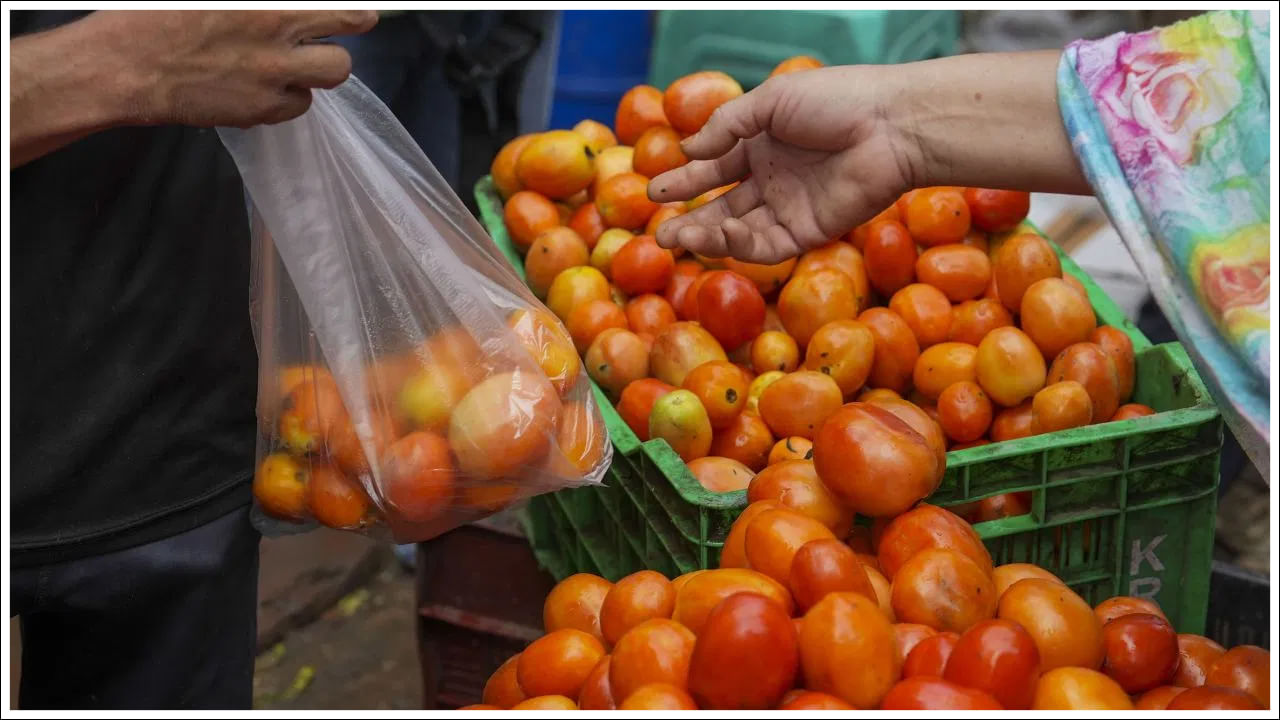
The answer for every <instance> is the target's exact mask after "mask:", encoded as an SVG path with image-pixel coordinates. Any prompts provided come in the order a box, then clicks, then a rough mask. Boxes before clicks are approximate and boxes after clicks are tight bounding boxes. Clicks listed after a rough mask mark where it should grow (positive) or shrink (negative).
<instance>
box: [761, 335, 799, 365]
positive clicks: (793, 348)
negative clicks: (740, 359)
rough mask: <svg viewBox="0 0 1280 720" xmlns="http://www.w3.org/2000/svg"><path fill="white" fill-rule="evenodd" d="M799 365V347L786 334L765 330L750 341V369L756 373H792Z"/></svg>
mask: <svg viewBox="0 0 1280 720" xmlns="http://www.w3.org/2000/svg"><path fill="white" fill-rule="evenodd" d="M799 365H800V347H799V346H798V345H796V341H795V340H794V339H793V338H792V337H791V336H790V335H788V334H786V333H784V332H779V331H777V330H767V331H765V332H762V333H760V334H759V335H757V336H756V339H755V340H752V341H751V369H752V370H755V371H756V372H757V373H765V372H769V371H770V370H781V371H782V372H792V371H794V370H795V369H796V368H797V367H799Z"/></svg>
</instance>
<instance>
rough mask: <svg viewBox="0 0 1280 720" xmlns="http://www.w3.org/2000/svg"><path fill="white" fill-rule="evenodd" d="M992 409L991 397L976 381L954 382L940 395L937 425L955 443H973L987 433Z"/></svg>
mask: <svg viewBox="0 0 1280 720" xmlns="http://www.w3.org/2000/svg"><path fill="white" fill-rule="evenodd" d="M934 347H942V346H941V345H935V346H934ZM932 349H933V348H930V350H932ZM993 412H994V410H993V408H992V407H991V400H990V399H989V398H988V397H987V394H986V393H984V392H982V388H981V387H979V386H978V384H977V383H975V382H971V381H968V380H962V381H960V382H956V383H952V384H951V385H948V386H947V389H946V390H943V391H942V394H941V395H939V396H938V424H939V425H941V426H942V431H943V432H944V433H946V434H947V437H949V438H951V439H952V440H954V441H956V442H960V443H967V442H973V441H975V440H977V439H978V438H980V437H982V436H983V435H985V434H986V433H987V428H988V427H990V426H991V416H992V414H993Z"/></svg>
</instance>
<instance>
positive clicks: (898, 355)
mask: <svg viewBox="0 0 1280 720" xmlns="http://www.w3.org/2000/svg"><path fill="white" fill-rule="evenodd" d="M858 322H860V323H862V324H863V325H866V326H867V329H869V330H870V331H871V334H872V336H873V337H874V339H875V343H874V344H875V351H874V359H873V360H872V362H871V372H870V373H869V374H868V375H867V381H868V384H869V385H871V387H873V388H887V389H890V390H893V391H895V392H898V393H903V392H906V389H907V387H908V386H909V385H910V384H911V378H912V374H913V373H914V372H915V366H916V362H917V360H919V358H920V343H919V341H917V340H916V336H915V333H914V332H912V330H911V326H910V325H908V324H907V323H906V321H905V320H903V319H902V317H901V316H900V315H898V314H897V313H895V312H894V311H892V310H889V309H888V308H870V309H868V310H865V311H863V313H862V314H861V315H859V316H858Z"/></svg>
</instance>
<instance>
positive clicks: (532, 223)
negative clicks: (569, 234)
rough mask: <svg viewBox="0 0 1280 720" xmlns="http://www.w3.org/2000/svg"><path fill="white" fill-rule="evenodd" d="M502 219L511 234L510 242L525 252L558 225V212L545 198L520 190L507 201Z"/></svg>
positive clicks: (553, 204)
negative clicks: (539, 237) (535, 241)
mask: <svg viewBox="0 0 1280 720" xmlns="http://www.w3.org/2000/svg"><path fill="white" fill-rule="evenodd" d="M502 219H503V221H504V222H505V224H506V226H507V231H508V232H510V233H511V241H512V242H513V243H514V244H515V246H516V248H517V249H518V250H520V251H521V252H525V251H527V250H528V249H529V246H530V245H533V241H534V240H535V239H536V238H537V237H538V236H539V235H541V234H542V233H544V232H547V231H548V230H553V229H555V228H556V227H558V226H559V225H560V211H558V210H556V206H555V203H553V202H551V201H550V200H548V199H547V198H546V197H544V196H542V195H539V194H538V193H536V192H531V191H529V190H522V191H520V192H517V193H515V194H514V195H512V196H511V197H510V198H509V199H508V200H507V203H506V205H505V206H504V207H503V210H502Z"/></svg>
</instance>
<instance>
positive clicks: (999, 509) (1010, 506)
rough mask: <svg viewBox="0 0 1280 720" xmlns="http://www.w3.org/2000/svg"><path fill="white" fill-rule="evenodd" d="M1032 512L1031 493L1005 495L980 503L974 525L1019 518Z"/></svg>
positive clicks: (973, 519) (973, 520) (989, 498)
mask: <svg viewBox="0 0 1280 720" xmlns="http://www.w3.org/2000/svg"><path fill="white" fill-rule="evenodd" d="M1029 512H1031V493H1029V492H1020V493H1003V494H1000V495H992V496H990V497H985V498H983V499H982V500H980V501H978V506H977V508H976V511H975V512H974V517H973V518H972V519H971V520H970V522H972V523H984V522H991V521H992V520H1000V519H1002V518H1007V517H1017V516H1019V515H1026V514H1027V513H1029Z"/></svg>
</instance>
